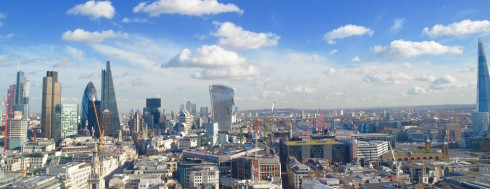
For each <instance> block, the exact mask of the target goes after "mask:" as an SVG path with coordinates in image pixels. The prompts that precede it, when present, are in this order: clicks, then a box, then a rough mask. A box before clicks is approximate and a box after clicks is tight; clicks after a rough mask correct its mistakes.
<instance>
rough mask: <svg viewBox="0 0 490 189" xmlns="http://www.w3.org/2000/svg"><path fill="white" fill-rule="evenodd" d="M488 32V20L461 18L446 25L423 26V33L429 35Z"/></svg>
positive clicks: (489, 25)
mask: <svg viewBox="0 0 490 189" xmlns="http://www.w3.org/2000/svg"><path fill="white" fill-rule="evenodd" d="M488 32H490V21H488V20H477V21H472V20H463V21H461V22H456V23H453V24H450V25H447V26H444V25H441V24H436V25H434V26H432V28H430V29H429V28H428V27H426V28H424V30H423V33H424V34H426V35H428V36H429V37H441V36H460V35H468V34H478V33H488Z"/></svg>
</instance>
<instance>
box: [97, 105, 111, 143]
mask: <svg viewBox="0 0 490 189" xmlns="http://www.w3.org/2000/svg"><path fill="white" fill-rule="evenodd" d="M100 120H101V121H102V122H101V125H100V126H101V128H100V129H101V130H103V131H104V136H110V135H111V133H113V131H112V130H111V129H112V128H111V127H112V114H111V112H110V111H109V110H108V109H105V110H104V111H103V112H102V118H101V119H100Z"/></svg>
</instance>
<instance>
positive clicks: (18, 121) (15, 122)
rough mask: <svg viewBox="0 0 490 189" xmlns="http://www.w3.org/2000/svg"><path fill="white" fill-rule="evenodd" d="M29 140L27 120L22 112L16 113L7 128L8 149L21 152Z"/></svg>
mask: <svg viewBox="0 0 490 189" xmlns="http://www.w3.org/2000/svg"><path fill="white" fill-rule="evenodd" d="M26 140H27V119H24V118H23V116H22V112H21V111H15V112H14V116H13V117H12V118H9V121H8V127H7V148H8V149H9V150H20V149H21V148H22V145H23V144H24V142H25V141H26Z"/></svg>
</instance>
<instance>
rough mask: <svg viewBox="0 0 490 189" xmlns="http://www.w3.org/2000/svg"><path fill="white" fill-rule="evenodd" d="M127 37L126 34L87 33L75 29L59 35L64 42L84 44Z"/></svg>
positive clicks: (110, 32) (110, 31) (112, 32)
mask: <svg viewBox="0 0 490 189" xmlns="http://www.w3.org/2000/svg"><path fill="white" fill-rule="evenodd" d="M128 36H129V34H128V33H126V32H114V31H112V30H105V31H101V32H97V31H96V32H89V31H85V30H84V29H80V28H77V29H75V30H74V31H66V32H64V33H63V34H62V35H61V39H62V40H64V41H77V42H85V43H100V42H102V41H104V39H107V38H127V37H128Z"/></svg>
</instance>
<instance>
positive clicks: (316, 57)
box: [311, 54, 321, 62]
mask: <svg viewBox="0 0 490 189" xmlns="http://www.w3.org/2000/svg"><path fill="white" fill-rule="evenodd" d="M311 58H313V61H315V62H318V61H320V58H321V57H320V55H318V54H313V55H312V56H311Z"/></svg>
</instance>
